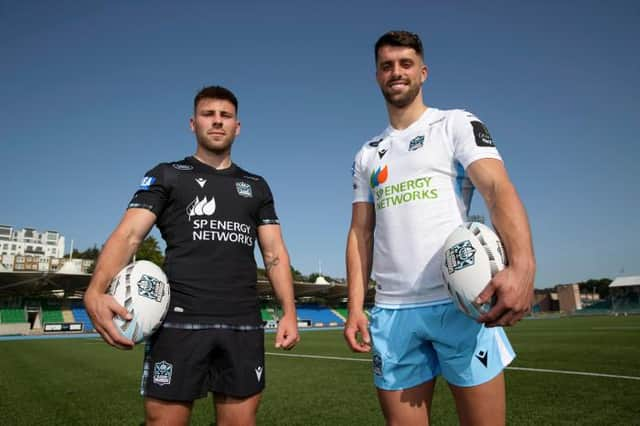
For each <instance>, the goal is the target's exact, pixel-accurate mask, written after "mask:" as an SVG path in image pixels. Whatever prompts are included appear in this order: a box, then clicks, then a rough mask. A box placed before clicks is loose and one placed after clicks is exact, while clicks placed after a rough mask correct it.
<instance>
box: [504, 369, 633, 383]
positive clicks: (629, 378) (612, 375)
mask: <svg viewBox="0 0 640 426" xmlns="http://www.w3.org/2000/svg"><path fill="white" fill-rule="evenodd" d="M507 370H521V371H533V372H536V373H556V374H571V375H574V376H593V377H611V378H613V379H627V380H640V377H634V376H620V375H618V374H603V373H587V372H584V371H564V370H547V369H544V368H524V367H507Z"/></svg>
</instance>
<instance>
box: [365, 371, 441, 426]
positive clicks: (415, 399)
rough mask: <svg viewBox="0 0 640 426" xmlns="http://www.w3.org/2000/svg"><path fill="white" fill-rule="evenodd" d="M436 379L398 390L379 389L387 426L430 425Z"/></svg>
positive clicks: (379, 398)
mask: <svg viewBox="0 0 640 426" xmlns="http://www.w3.org/2000/svg"><path fill="white" fill-rule="evenodd" d="M435 384H436V380H435V379H433V380H431V381H428V382H425V383H423V384H421V385H418V386H415V387H412V388H409V389H403V390H398V391H388V390H383V389H378V400H379V401H380V406H381V407H382V412H383V414H384V417H385V419H386V420H387V422H386V424H387V426H411V425H420V426H424V425H428V424H429V416H430V414H431V401H432V399H433V389H434V388H435Z"/></svg>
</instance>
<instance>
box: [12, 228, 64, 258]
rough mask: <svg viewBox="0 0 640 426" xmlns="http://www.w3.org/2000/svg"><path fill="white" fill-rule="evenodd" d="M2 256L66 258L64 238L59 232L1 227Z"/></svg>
mask: <svg viewBox="0 0 640 426" xmlns="http://www.w3.org/2000/svg"><path fill="white" fill-rule="evenodd" d="M0 255H8V256H35V257H54V258H62V257H64V237H63V236H62V235H60V233H59V232H57V231H44V232H40V231H37V230H35V229H33V228H23V229H16V228H14V227H13V226H9V225H0Z"/></svg>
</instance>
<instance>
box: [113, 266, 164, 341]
mask: <svg viewBox="0 0 640 426" xmlns="http://www.w3.org/2000/svg"><path fill="white" fill-rule="evenodd" d="M109 294H111V295H112V296H113V297H114V298H115V299H116V301H117V302H118V303H119V304H121V305H122V306H124V307H125V308H126V309H127V311H129V313H130V314H131V316H132V317H133V318H132V319H131V320H129V321H126V320H124V319H122V318H120V316H116V317H114V318H113V322H114V324H115V325H116V327H117V328H118V330H119V331H120V333H121V334H122V335H123V336H124V337H126V338H128V339H131V340H133V341H134V342H135V343H140V342H141V341H143V340H144V339H146V338H147V337H149V336H151V335H152V334H153V333H154V332H155V331H156V330H157V329H158V327H159V326H160V324H161V323H162V320H163V319H164V317H165V315H166V314H167V310H168V309H169V298H170V297H171V294H170V289H169V282H168V280H167V276H166V275H165V273H164V272H163V271H162V269H161V268H160V267H159V266H157V265H156V264H155V263H152V262H149V261H147V260H138V261H136V262H133V263H130V264H129V265H127V266H125V267H124V268H123V269H122V270H121V271H120V272H119V273H118V275H116V276H115V277H114V278H113V280H112V281H111V285H110V287H109Z"/></svg>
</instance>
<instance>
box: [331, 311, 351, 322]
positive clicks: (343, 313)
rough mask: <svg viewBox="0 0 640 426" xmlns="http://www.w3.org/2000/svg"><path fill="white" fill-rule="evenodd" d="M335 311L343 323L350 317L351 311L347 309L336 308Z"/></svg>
mask: <svg viewBox="0 0 640 426" xmlns="http://www.w3.org/2000/svg"><path fill="white" fill-rule="evenodd" d="M333 311H334V313H335V314H337V315H338V316H339V317H341V318H342V320H343V321H346V320H347V318H348V317H349V310H348V309H347V308H335V309H334V310H333Z"/></svg>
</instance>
